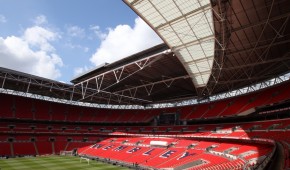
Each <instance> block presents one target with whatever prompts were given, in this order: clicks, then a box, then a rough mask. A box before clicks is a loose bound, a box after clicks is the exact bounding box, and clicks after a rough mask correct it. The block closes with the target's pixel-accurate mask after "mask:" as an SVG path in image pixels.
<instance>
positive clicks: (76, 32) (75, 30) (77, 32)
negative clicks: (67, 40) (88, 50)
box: [67, 25, 86, 38]
mask: <svg viewBox="0 0 290 170" xmlns="http://www.w3.org/2000/svg"><path fill="white" fill-rule="evenodd" d="M67 34H68V35H69V36H71V37H78V38H84V37H85V36H86V33H85V30H84V29H83V28H81V27H79V26H76V25H75V26H70V27H68V28H67Z"/></svg>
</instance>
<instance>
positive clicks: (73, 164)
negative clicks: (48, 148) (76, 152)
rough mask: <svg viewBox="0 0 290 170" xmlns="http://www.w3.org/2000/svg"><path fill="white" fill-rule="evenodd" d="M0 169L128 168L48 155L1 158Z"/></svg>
mask: <svg viewBox="0 0 290 170" xmlns="http://www.w3.org/2000/svg"><path fill="white" fill-rule="evenodd" d="M0 168H1V169H0V170H99V169H102V170H128V169H127V168H124V167H118V166H113V165H110V164H104V163H101V162H96V161H92V160H91V161H90V165H88V164H87V162H86V161H82V163H80V159H79V157H73V156H46V157H31V158H10V159H0Z"/></svg>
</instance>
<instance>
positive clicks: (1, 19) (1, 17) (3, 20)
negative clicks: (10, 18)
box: [0, 14, 7, 23]
mask: <svg viewBox="0 0 290 170" xmlns="http://www.w3.org/2000/svg"><path fill="white" fill-rule="evenodd" d="M5 22H7V19H6V17H5V16H4V15H1V14H0V23H5Z"/></svg>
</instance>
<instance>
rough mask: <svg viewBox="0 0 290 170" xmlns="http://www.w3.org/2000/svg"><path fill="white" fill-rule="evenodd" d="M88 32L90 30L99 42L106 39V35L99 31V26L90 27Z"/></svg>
mask: <svg viewBox="0 0 290 170" xmlns="http://www.w3.org/2000/svg"><path fill="white" fill-rule="evenodd" d="M90 30H92V31H93V32H94V34H95V35H96V36H97V37H98V38H99V39H101V40H103V39H105V38H106V37H107V34H106V33H104V32H102V31H101V29H100V26H98V25H91V26H90Z"/></svg>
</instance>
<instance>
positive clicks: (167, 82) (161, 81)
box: [114, 75, 190, 93]
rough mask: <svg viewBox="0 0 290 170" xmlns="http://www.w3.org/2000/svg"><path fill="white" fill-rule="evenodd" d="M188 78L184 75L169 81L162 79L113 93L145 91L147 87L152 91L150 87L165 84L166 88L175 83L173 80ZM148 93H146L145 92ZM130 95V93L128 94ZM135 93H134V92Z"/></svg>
mask: <svg viewBox="0 0 290 170" xmlns="http://www.w3.org/2000/svg"><path fill="white" fill-rule="evenodd" d="M188 78H190V76H189V75H185V76H179V77H174V78H169V79H164V80H160V81H156V82H151V83H147V84H143V85H140V86H135V87H130V88H127V89H123V90H119V91H115V92H114V93H121V92H125V91H129V92H130V91H131V90H136V91H137V89H139V88H146V90H147V87H151V88H150V89H151V90H152V86H154V85H156V84H163V83H164V84H165V85H166V86H167V87H170V86H171V84H172V83H173V82H174V81H175V80H178V79H188ZM147 92H148V91H147ZM130 93H131V92H130ZM135 93H136V92H135Z"/></svg>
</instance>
